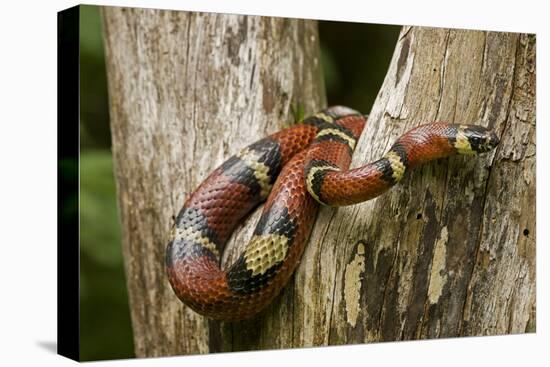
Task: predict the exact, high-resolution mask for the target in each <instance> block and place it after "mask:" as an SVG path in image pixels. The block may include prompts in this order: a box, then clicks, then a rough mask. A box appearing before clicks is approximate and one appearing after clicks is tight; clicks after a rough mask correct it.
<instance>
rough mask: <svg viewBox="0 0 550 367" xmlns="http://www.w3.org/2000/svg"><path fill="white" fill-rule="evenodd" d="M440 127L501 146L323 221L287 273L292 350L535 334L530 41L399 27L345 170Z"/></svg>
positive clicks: (446, 163)
mask: <svg viewBox="0 0 550 367" xmlns="http://www.w3.org/2000/svg"><path fill="white" fill-rule="evenodd" d="M438 120H439V121H449V122H456V123H477V124H481V125H484V126H491V127H493V128H494V129H496V131H497V132H498V134H499V136H500V137H501V143H500V145H499V146H498V148H497V149H496V151H494V152H492V153H491V154H488V155H485V156H481V157H452V158H450V159H445V160H440V161H438V162H434V163H433V164H428V165H426V166H424V167H422V168H420V169H417V170H416V171H412V172H410V173H409V174H408V175H407V177H406V179H404V180H403V182H402V183H400V184H399V185H398V186H397V187H395V188H393V189H392V190H391V191H390V192H388V193H386V194H384V195H382V196H380V197H379V198H377V199H375V200H372V201H369V202H366V203H363V204H361V205H357V206H353V207H346V208H340V209H330V208H324V209H323V210H322V211H321V213H320V216H319V218H318V220H317V222H316V226H315V230H314V233H313V235H312V238H311V240H310V243H309V245H308V248H307V250H306V252H305V254H304V257H303V258H304V261H303V264H302V266H301V267H300V268H299V269H298V272H297V274H296V285H295V286H296V288H297V289H300V290H301V292H299V293H298V292H297V297H296V303H295V306H294V313H295V314H294V321H295V324H294V325H293V326H294V329H295V330H296V331H297V332H296V340H297V341H300V343H301V344H315V345H323V344H327V343H328V344H347V343H362V342H372V341H388V340H402V339H419V338H437V337H452V336H463V335H464V336H465V335H494V334H504V333H519V332H526V331H534V328H535V37H534V35H520V34H511V33H496V32H479V31H461V30H445V29H428V28H404V29H403V30H402V32H401V35H400V38H399V41H398V44H397V47H396V50H395V53H394V56H393V59H392V61H391V65H390V67H389V70H388V73H387V75H386V78H385V81H384V84H383V86H382V88H381V90H380V92H379V95H378V98H377V100H376V102H375V103H374V106H373V108H372V111H371V113H370V117H369V122H368V126H367V128H366V130H365V131H364V132H363V135H362V137H361V140H360V141H359V143H358V148H357V150H356V152H355V155H354V160H353V163H352V166H360V165H362V164H364V163H366V162H369V161H372V160H373V159H375V158H378V157H380V156H382V154H383V153H384V152H385V151H386V150H387V149H388V148H389V147H390V145H391V144H392V142H393V141H394V140H395V139H396V138H397V137H398V136H399V135H401V134H402V133H404V132H405V131H406V130H408V129H410V128H412V127H414V126H417V125H419V124H421V123H426V122H430V121H438ZM297 321H298V322H299V324H298V323H297Z"/></svg>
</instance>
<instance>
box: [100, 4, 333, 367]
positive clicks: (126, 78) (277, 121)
mask: <svg viewBox="0 0 550 367" xmlns="http://www.w3.org/2000/svg"><path fill="white" fill-rule="evenodd" d="M102 15H103V25H104V38H105V45H106V59H107V71H108V78H109V94H110V109H111V130H112V138H113V156H114V161H115V175H116V181H117V190H118V198H119V210H120V218H121V225H122V230H123V252H124V258H125V266H126V274H127V283H128V289H129V294H130V308H131V316H132V325H133V329H134V339H135V351H136V355H137V356H140V357H142V356H160V355H172V354H190V353H206V352H209V351H215V350H219V349H220V345H221V339H220V335H221V333H220V329H219V328H220V325H219V323H212V322H210V323H209V322H208V321H207V320H206V319H204V318H203V317H201V316H199V315H197V314H195V313H194V312H192V311H190V310H189V309H187V308H186V307H185V306H183V304H182V303H181V302H180V301H179V300H178V299H177V298H176V297H175V295H174V293H173V292H172V290H171V288H170V285H169V283H168V281H167V278H166V276H165V271H164V251H165V247H166V244H167V242H168V238H169V232H170V228H171V226H172V223H173V220H172V217H173V216H175V215H176V214H177V213H178V211H179V209H180V208H181V206H182V205H183V202H184V200H185V199H186V197H187V196H188V194H189V193H190V192H191V191H192V190H193V189H194V188H196V186H197V185H198V184H199V183H200V182H201V181H202V180H203V179H204V178H205V177H206V176H207V175H208V174H209V173H210V172H211V171H212V170H213V169H214V168H215V167H216V166H218V165H219V164H221V163H222V162H223V161H224V160H225V159H227V158H228V157H229V156H231V155H232V154H234V153H236V152H237V151H238V150H239V149H240V148H242V147H243V146H245V145H247V144H249V143H252V142H254V141H256V140H257V139H259V138H261V137H263V136H265V135H266V134H268V133H272V132H274V131H277V130H279V129H280V128H281V127H282V126H283V125H284V124H285V122H288V121H290V120H292V118H291V116H290V111H291V105H294V106H297V105H301V106H303V108H304V109H305V111H306V112H308V113H311V112H313V111H316V110H317V109H319V108H320V107H321V106H323V105H324V104H325V103H326V102H325V92H324V85H323V79H322V71H321V68H320V60H319V40H318V36H317V24H316V22H315V21H304V20H291V19H284V18H266V17H255V16H236V15H223V14H204V13H188V12H177V11H159V10H150V9H130V8H114V7H106V8H103V10H102ZM252 221H253V220H252ZM280 302H281V301H280ZM283 303H284V302H283ZM287 313H288V312H287ZM273 315H274V316H273V319H274V320H276V321H273V322H279V320H278V317H277V316H276V312H275V311H273ZM266 322H267V321H266ZM225 343H231V341H230V340H229V341H227V342H225V341H224V344H225ZM228 348H231V346H229V347H228Z"/></svg>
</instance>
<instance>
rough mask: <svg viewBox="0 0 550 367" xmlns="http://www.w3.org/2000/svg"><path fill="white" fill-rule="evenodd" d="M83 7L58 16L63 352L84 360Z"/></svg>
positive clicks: (60, 344) (59, 317)
mask: <svg viewBox="0 0 550 367" xmlns="http://www.w3.org/2000/svg"><path fill="white" fill-rule="evenodd" d="M79 24H80V6H78V5H77V6H74V7H72V8H68V9H65V10H62V11H60V12H58V13H57V236H58V237H57V353H58V354H60V355H62V356H65V357H67V358H70V359H74V360H76V361H79V360H80V321H79V320H80V294H79V288H80V287H79V280H80V274H79V268H80V266H79V264H80V261H79V248H80V243H79V204H78V203H79V189H78V185H79V172H80V166H79V121H80V119H79V94H80V93H79V69H80V67H79V62H80V54H79V50H80V45H79V44H80V42H79V41H80V32H79V31H80V29H79Z"/></svg>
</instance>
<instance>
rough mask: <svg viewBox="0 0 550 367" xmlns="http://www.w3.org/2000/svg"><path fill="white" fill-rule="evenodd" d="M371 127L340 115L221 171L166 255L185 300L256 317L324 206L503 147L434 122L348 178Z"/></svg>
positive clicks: (250, 152) (260, 145)
mask: <svg viewBox="0 0 550 367" xmlns="http://www.w3.org/2000/svg"><path fill="white" fill-rule="evenodd" d="M365 123H366V116H363V115H360V114H359V113H357V112H356V111H354V110H351V109H349V108H346V107H341V106H335V107H331V108H328V109H325V110H323V111H321V112H319V113H317V114H315V115H313V116H311V117H308V118H306V119H305V120H304V121H303V122H302V123H300V124H297V125H295V126H293V127H290V128H287V129H284V130H281V131H280V132H277V133H275V134H273V135H270V136H268V137H266V138H264V139H261V140H259V141H257V142H256V143H254V144H252V145H250V146H248V147H246V148H244V149H243V150H241V151H240V152H239V153H238V154H236V155H235V156H233V157H231V158H229V159H228V160H227V161H226V162H225V163H223V164H222V165H221V166H220V167H219V168H217V169H216V170H215V171H214V172H212V173H211V174H210V175H209V176H208V177H207V178H206V180H204V181H203V182H202V183H201V184H200V185H199V187H198V188H197V189H196V190H195V191H194V192H193V193H192V194H191V196H190V197H189V199H187V201H186V202H185V204H184V207H183V208H182V209H181V211H180V213H179V214H178V216H177V218H176V223H175V225H174V230H173V233H172V239H171V241H170V242H169V244H168V246H167V249H166V270H167V274H168V279H169V281H170V284H171V285H172V288H173V290H174V292H175V294H176V295H177V296H178V298H179V299H181V300H182V301H183V302H184V303H185V304H186V305H188V306H189V307H190V308H192V309H193V310H195V311H196V312H198V313H200V314H202V315H205V316H207V317H210V318H213V319H220V320H241V319H245V318H249V317H251V316H253V315H255V314H257V313H258V312H260V311H261V310H262V309H263V308H265V307H266V306H267V305H268V304H269V303H270V302H271V301H272V300H273V298H275V297H276V296H277V294H278V293H279V292H280V291H281V289H282V288H283V287H284V285H285V284H286V283H287V282H288V280H289V278H290V276H291V275H292V273H293V272H294V270H295V268H296V266H297V264H298V263H299V260H300V257H301V256H302V253H303V251H304V248H305V245H306V243H307V241H308V238H309V235H310V233H311V230H312V228H313V224H314V222H315V219H316V216H317V211H318V207H319V203H321V204H325V205H330V206H341V205H350V204H355V203H359V202H362V201H365V200H369V199H372V198H374V197H376V196H378V195H380V194H382V193H383V192H385V191H386V190H388V189H389V188H390V187H392V186H393V185H394V184H396V183H397V182H399V181H400V180H401V179H402V177H403V175H404V174H405V171H406V170H408V169H409V168H412V167H414V166H417V165H419V164H422V163H425V162H428V161H431V160H434V159H438V158H443V157H448V156H451V155H454V154H476V153H484V152H487V151H490V150H492V149H493V148H494V147H495V146H496V145H497V144H498V142H499V140H498V138H497V136H496V135H495V133H494V132H492V131H490V130H488V129H486V128H484V127H481V126H476V125H457V124H448V123H431V124H426V125H421V126H418V127H417V128H414V129H413V130H410V131H409V132H407V133H405V134H404V135H403V136H401V137H400V138H399V139H398V140H397V141H396V142H395V143H394V144H393V146H392V147H391V148H390V150H389V151H388V152H387V153H386V154H385V155H384V157H382V158H381V159H379V160H377V161H375V162H372V163H369V164H367V165H365V166H362V167H359V168H355V169H351V170H349V169H348V168H349V164H350V162H351V157H352V153H353V149H354V148H355V145H356V143H357V140H358V139H359V137H360V135H361V132H362V131H363V127H364V125H365ZM266 199H267V200H266ZM264 200H266V202H265V205H264V208H263V212H262V215H261V217H260V220H259V222H258V224H257V226H256V229H255V230H254V234H253V236H252V239H251V240H250V242H249V243H248V244H247V246H246V247H245V249H244V251H243V253H242V254H240V256H239V258H238V259H237V260H236V261H235V262H234V263H233V264H232V265H231V266H230V267H229V268H228V269H227V270H222V269H221V268H220V260H221V254H222V253H223V250H224V246H225V243H226V242H227V240H228V239H229V237H230V235H231V233H232V232H233V230H234V229H235V227H236V226H237V225H238V224H239V223H240V222H241V221H242V220H243V218H244V217H245V216H246V215H248V214H249V213H250V211H251V210H252V209H254V208H255V207H256V206H257V205H258V204H260V203H261V202H262V201H264Z"/></svg>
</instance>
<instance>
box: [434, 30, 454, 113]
mask: <svg viewBox="0 0 550 367" xmlns="http://www.w3.org/2000/svg"><path fill="white" fill-rule="evenodd" d="M450 37H451V30H448V31H447V34H446V35H445V51H444V52H443V60H442V61H441V66H440V67H441V73H440V78H441V82H440V83H439V100H438V101H437V109H436V110H435V118H436V119H438V118H439V110H440V108H441V101H442V100H443V86H444V85H445V69H446V67H447V52H448V49H449V38H450Z"/></svg>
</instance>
